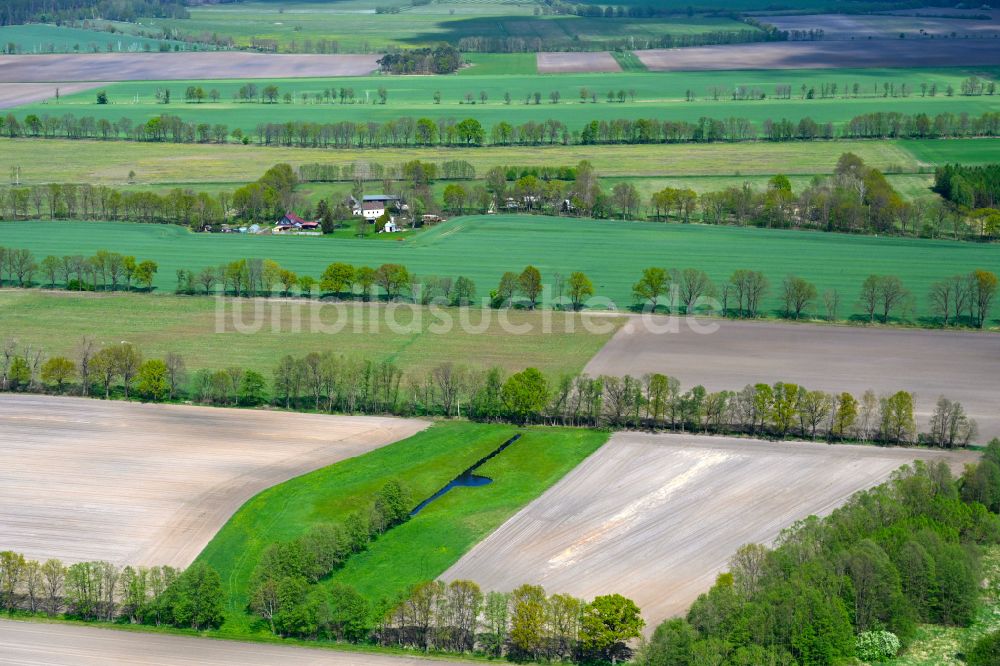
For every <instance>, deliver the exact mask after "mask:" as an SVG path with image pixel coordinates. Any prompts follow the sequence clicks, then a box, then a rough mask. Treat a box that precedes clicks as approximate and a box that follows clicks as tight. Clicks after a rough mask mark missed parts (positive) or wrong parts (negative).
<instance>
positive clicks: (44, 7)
mask: <svg viewBox="0 0 1000 666" xmlns="http://www.w3.org/2000/svg"><path fill="white" fill-rule="evenodd" d="M142 16H150V17H154V18H187V17H188V11H187V9H185V7H184V0H3V2H0V25H20V24H24V23H62V22H63V21H76V20H83V19H94V18H102V19H107V20H109V21H133V20H135V19H136V18H139V17H142Z"/></svg>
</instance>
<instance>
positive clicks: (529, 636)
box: [510, 585, 546, 659]
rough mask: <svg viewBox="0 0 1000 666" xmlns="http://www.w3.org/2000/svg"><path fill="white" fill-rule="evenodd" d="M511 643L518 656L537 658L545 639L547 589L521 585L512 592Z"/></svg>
mask: <svg viewBox="0 0 1000 666" xmlns="http://www.w3.org/2000/svg"><path fill="white" fill-rule="evenodd" d="M510 603H511V617H510V645H511V650H512V651H513V652H514V653H515V655H516V656H517V657H527V658H530V659H537V658H538V657H539V656H540V655H541V652H542V649H543V647H544V641H545V615H546V598H545V590H544V589H542V587H541V586H538V585H521V586H520V587H518V588H517V589H515V590H514V591H513V592H511V593H510Z"/></svg>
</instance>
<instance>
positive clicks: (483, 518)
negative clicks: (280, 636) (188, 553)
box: [198, 422, 607, 634]
mask: <svg viewBox="0 0 1000 666" xmlns="http://www.w3.org/2000/svg"><path fill="white" fill-rule="evenodd" d="M517 432H518V429H517V428H515V427H514V426H508V425H493V424H481V423H467V422H442V423H436V424H434V425H433V426H431V428H429V429H428V430H426V431H424V432H421V433H418V434H417V435H415V436H413V437H410V438H409V439H406V440H403V441H401V442H397V443H395V444H390V445H388V446H385V447H383V448H381V449H378V450H376V451H372V452H371V453H367V454H364V455H362V456H358V457H356V458H352V459H349V460H346V461H343V462H341V463H337V464H334V465H331V466H329V467H325V468H323V469H320V470H317V471H315V472H312V473H309V474H306V475H304V476H300V477H298V478H295V479H292V480H290V481H287V482H285V483H282V484H280V485H277V486H274V487H272V488H269V489H267V490H265V491H263V492H262V493H260V494H259V495H257V496H256V497H254V498H253V499H251V500H250V501H249V502H247V503H246V504H245V505H243V507H242V508H240V510H239V511H237V512H236V514H234V515H233V517H232V518H231V519H230V520H229V522H228V523H227V524H226V525H225V526H224V527H223V528H222V529H221V530H220V531H219V532H218V533H217V534H216V536H215V538H214V539H212V541H211V542H210V543H209V544H208V546H207V547H206V548H205V550H204V551H203V552H202V554H201V555H200V556H199V558H198V559H199V560H200V561H203V562H206V563H207V564H209V565H211V566H213V567H214V568H215V569H216V570H217V571H219V573H220V574H221V576H222V580H223V585H224V587H225V590H226V593H227V595H228V604H227V621H226V624H225V625H223V628H222V632H225V633H236V634H238V633H250V632H253V631H254V623H253V620H252V619H251V618H250V617H249V616H248V615H246V611H245V608H246V602H247V584H248V580H249V577H250V574H251V573H252V571H253V568H254V566H255V565H256V563H257V559H258V557H259V555H260V553H261V551H262V550H263V549H264V547H266V546H267V545H268V544H270V543H273V542H275V541H284V540H291V539H293V538H295V537H297V536H299V535H301V534H303V533H304V532H306V531H307V530H308V529H309V528H310V527H311V526H313V525H316V524H319V523H330V522H342V521H343V520H344V519H345V518H346V517H347V515H349V514H350V513H351V512H353V511H356V510H358V508H359V507H362V506H365V505H366V504H367V503H368V502H370V501H371V498H372V496H373V495H374V493H375V492H376V491H378V490H379V489H380V488H381V487H382V486H383V485H384V484H385V483H387V482H388V481H390V480H396V481H398V482H400V483H401V484H402V485H404V486H405V487H406V488H407V490H408V491H409V492H410V495H411V498H412V503H413V505H414V506H416V504H417V503H418V502H419V501H420V500H422V499H424V498H426V497H429V496H430V495H432V494H433V493H434V492H435V491H437V490H438V489H440V488H442V487H443V486H444V485H446V484H447V483H448V482H449V481H450V480H451V479H453V478H454V477H456V476H458V475H459V474H460V473H461V472H462V471H463V470H465V469H467V468H468V467H470V466H471V465H472V464H474V463H475V462H476V461H478V460H480V459H482V458H483V457H485V456H486V455H487V454H489V453H490V452H492V451H493V450H495V449H496V448H497V447H499V446H500V445H501V444H502V443H503V442H505V441H506V440H508V439H509V438H510V437H512V436H513V435H514V434H516V433H517ZM522 432H523V436H522V437H521V439H520V440H519V441H517V442H515V443H514V444H512V445H511V446H510V447H508V448H507V449H506V450H505V451H504V452H503V453H501V454H500V455H499V456H497V457H496V458H494V459H492V460H490V461H489V462H487V463H486V464H485V465H483V466H482V467H480V468H479V470H477V473H481V475H483V476H487V477H489V478H491V479H493V483H491V484H489V485H486V486H481V487H476V488H455V489H453V490H451V491H449V492H448V493H446V494H445V495H444V496H443V497H441V498H440V499H438V500H437V501H435V502H432V503H431V504H430V505H428V506H427V507H426V508H425V509H424V510H423V511H421V512H420V513H419V514H417V515H416V516H414V517H413V518H411V519H410V520H409V521H407V522H405V523H403V524H402V525H399V526H397V527H395V528H394V529H392V530H390V531H388V532H387V533H385V534H383V535H382V536H381V537H379V538H378V539H377V540H375V541H374V542H373V543H372V544H371V545H370V546H369V549H368V550H367V551H365V552H363V553H360V554H358V555H354V556H353V557H351V558H350V559H349V560H348V562H347V564H346V565H345V566H344V567H343V568H342V569H340V570H339V571H336V572H335V573H334V574H333V576H332V577H331V578H330V579H328V580H327V581H325V582H321V583H320V585H324V584H328V583H329V581H330V580H332V581H337V582H343V583H347V584H349V585H352V586H354V587H355V588H356V589H357V590H358V591H359V592H361V593H362V595H364V596H365V597H366V598H367V599H368V600H369V602H370V603H372V604H373V605H374V606H375V607H380V606H382V605H383V604H386V603H391V602H392V601H394V600H395V599H397V598H398V597H399V596H400V595H402V594H405V592H406V590H407V589H408V588H409V587H410V586H411V585H413V584H415V583H419V582H422V581H426V580H433V579H434V578H436V577H437V576H439V575H440V574H441V573H443V572H444V571H445V569H447V568H448V567H449V566H450V565H451V564H453V563H454V562H456V561H457V560H458V559H459V558H460V557H461V556H462V555H463V554H464V553H465V552H466V551H467V550H468V549H469V548H471V547H472V546H473V545H475V544H476V543H477V542H478V541H479V540H481V539H482V538H483V537H485V536H486V535H487V534H489V533H490V532H492V531H493V530H494V529H496V528H497V527H498V526H500V524H501V523H503V522H504V521H505V520H506V519H507V518H509V517H511V516H512V515H514V513H516V512H517V511H518V510H519V509H520V508H521V507H523V506H524V505H526V504H527V503H528V502H530V501H531V500H533V499H534V498H535V497H537V496H538V495H540V494H541V493H542V492H543V491H545V489H547V488H548V487H549V486H550V485H552V484H553V483H555V482H556V481H558V480H559V479H560V478H562V476H563V475H565V474H566V473H567V472H569V471H570V470H572V469H573V468H574V467H575V466H576V465H577V464H578V463H580V462H581V461H582V460H583V459H584V458H586V457H587V456H588V455H590V454H591V453H593V452H594V451H596V450H597V449H598V448H599V447H600V446H601V444H603V443H604V441H605V440H606V439H607V433H601V432H596V431H589V430H577V429H562V428H544V429H538V428H533V429H528V430H525V431H522Z"/></svg>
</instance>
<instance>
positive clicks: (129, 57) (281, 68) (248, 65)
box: [0, 51, 381, 83]
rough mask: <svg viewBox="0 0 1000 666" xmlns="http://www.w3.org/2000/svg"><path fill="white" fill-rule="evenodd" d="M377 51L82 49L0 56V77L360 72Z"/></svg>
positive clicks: (368, 67) (292, 75) (228, 76)
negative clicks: (247, 51) (116, 50)
mask: <svg viewBox="0 0 1000 666" xmlns="http://www.w3.org/2000/svg"><path fill="white" fill-rule="evenodd" d="M380 57H381V56H379V55H346V54H344V55H310V54H268V53H244V52H239V51H221V52H212V53H192V52H181V53H81V54H44V55H9V56H3V57H2V58H0V82H23V83H33V82H48V81H53V82H55V81H170V80H183V79H265V78H289V79H290V78H305V77H332V76H364V75H366V74H371V73H372V72H373V71H375V69H376V68H377V67H378V65H376V64H375V61H376V60H378V59H379V58H380Z"/></svg>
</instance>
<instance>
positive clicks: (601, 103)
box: [16, 54, 1000, 132]
mask: <svg viewBox="0 0 1000 666" xmlns="http://www.w3.org/2000/svg"><path fill="white" fill-rule="evenodd" d="M471 59H472V61H473V62H474V63H476V62H478V63H481V64H478V65H476V64H474V65H472V66H470V67H468V68H466V69H465V70H462V73H461V74H460V75H458V76H445V77H390V76H371V77H351V78H331V79H275V80H273V81H271V80H260V81H257V82H256V85H257V89H258V91H260V90H262V89H263V88H264V87H265V86H267V85H272V84H273V85H275V86H277V87H278V91H279V101H278V102H277V103H274V104H264V103H259V102H253V103H246V102H241V101H236V99H234V96H235V95H236V94H237V92H238V91H239V89H240V88H241V87H242V86H243V85H244V84H245V83H246V82H245V81H241V80H221V81H169V82H163V81H159V82H158V81H140V82H127V83H117V84H113V85H109V86H105V87H103V88H102V89H101V90H103V91H105V92H106V93H107V95H108V101H109V103H108V104H106V105H98V104H97V103H96V92H95V91H88V92H84V93H78V94H75V95H68V96H64V97H62V98H61V99H60V101H59V103H58V105H55V103H54V100H53V99H50V100H46V101H44V102H39V103H32V104H29V105H25V106H21V107H18V108H17V109H16V113H17V114H18V115H19V116H22V115H26V114H28V113H34V114H37V115H39V116H41V115H44V114H49V115H54V114H58V115H61V114H64V113H73V114H75V115H78V116H84V115H88V116H93V117H94V118H98V119H100V118H105V119H108V120H111V121H117V120H119V119H120V118H123V117H127V118H130V119H131V120H133V121H134V122H145V121H146V120H148V119H150V118H153V117H155V116H158V115H160V114H162V113H169V114H172V115H177V116H179V117H181V118H183V119H184V120H186V121H189V122H206V123H212V124H216V123H222V124H226V125H228V126H229V129H230V130H232V129H235V128H236V127H240V128H242V129H243V130H244V131H246V132H250V131H252V130H253V129H254V128H255V127H256V126H257V125H258V124H261V123H283V122H293V121H309V122H320V123H330V122H339V121H343V120H351V121H357V122H363V121H368V120H376V121H386V120H392V119H396V118H399V117H401V116H412V117H428V118H435V119H436V118H456V119H463V118H467V117H469V118H476V119H478V120H479V121H480V122H481V123H483V125H484V126H485V127H486V128H487V130H488V129H489V128H490V127H492V126H493V125H494V124H496V123H498V122H500V121H507V122H510V123H514V124H520V123H525V122H528V121H535V122H542V121H545V120H547V119H550V118H556V119H558V120H560V121H562V122H563V123H565V124H566V125H567V126H568V127H569V129H570V130H571V131H580V130H581V129H582V127H583V125H584V124H586V123H587V122H590V121H591V120H613V119H617V118H630V119H638V118H656V119H659V120H674V121H681V120H683V121H689V122H694V121H697V120H698V119H699V118H701V117H703V116H707V117H710V118H718V119H724V118H729V117H733V116H735V117H741V118H747V119H749V120H751V121H752V122H755V123H761V122H763V121H764V120H765V119H767V118H771V119H775V120H777V119H780V118H789V119H791V120H793V121H795V122H797V121H798V120H799V119H801V118H805V117H811V118H812V119H813V120H815V121H816V122H820V123H825V122H831V123H834V124H835V125H837V124H840V123H844V122H846V121H848V120H850V119H851V118H853V117H854V116H857V115H861V114H865V113H873V112H878V111H898V112H901V113H909V114H915V113H927V114H930V115H935V114H939V113H956V114H957V113H968V114H970V115H980V114H982V113H984V112H987V111H997V110H1000V95H992V96H990V95H983V96H976V97H963V96H960V95H958V94H957V93H956V95H955V96H947V95H946V94H945V91H946V89H947V87H948V86H952V87H953V88H954V89H955V90H956V91H957V90H959V89H960V87H961V82H962V80H963V79H965V78H966V77H968V76H970V75H971V74H973V73H975V74H977V75H980V76H983V75H990V76H993V77H994V78H995V77H996V76H997V70H996V68H994V69H992V70H987V71H983V70H982V69H977V70H971V69H964V68H944V69H926V70H912V69H872V70H856V69H832V70H786V71H746V72H728V71H721V72H624V73H604V74H559V75H543V74H531V73H520V72H524V71H525V70H527V69H528V68H529V66H530V65H529V64H528V63H527V60H526V59H525V57H524V54H517V55H512V56H506V55H495V54H490V55H485V56H472V57H471ZM508 60H509V62H510V67H509V68H508V66H507V65H505V64H504V63H505V62H506V61H508ZM478 67H482V68H483V69H480V70H478V71H477V68H478ZM501 70H504V71H507V72H509V73H491V72H499V71H501ZM885 83H890V84H893V85H895V86H896V89H897V90H899V89H901V86H903V85H904V84H905V85H906V86H907V88H908V90H909V91H910V94H909V95H908V96H907V97H902V96H897V97H888V98H887V97H884V96H883V93H884V89H883V85H884V84H885ZM833 84H836V85H837V86H838V88H837V90H838V94H837V95H836V96H832V97H828V98H826V99H820V98H819V97H820V91H821V89H822V87H823V86H829V85H833ZM855 84H857V85H858V87H859V91H858V94H857V96H856V97H855V96H854V95H853V92H852V93H851V96H850V97H847V98H845V97H844V93H845V92H846V91H847V90H853V87H854V85H855ZM923 84H926V85H927V86H928V91H929V90H930V86H937V90H938V93H937V95H936V96H934V97H931V96H930V95H929V94H928V95H927V96H923V95H922V93H921V86H922V85H923ZM781 85H787V86H790V87H791V89H792V94H791V99H780V98H778V97H777V96H776V95H775V87H776V86H781ZM190 86H200V87H202V88H203V90H204V91H205V93H206V94H208V93H209V92H210V91H212V90H216V91H218V93H219V100H220V101H218V102H211V101H210V100H208V99H207V98H206V100H205V101H203V102H202V103H194V102H185V101H184V93H185V91H186V89H187V88H188V87H190ZM803 86H805V89H806V90H805V91H803V90H802V87H803ZM740 87H745V88H747V89H758V90H760V91H761V92H762V93H763V94H764V95H765V96H766V97H765V98H764V99H759V100H753V101H735V100H733V99H732V98H731V95H732V94H733V93H734V92H735V91H736V90H737V89H738V88H740ZM164 88H165V89H169V90H170V91H171V100H172V101H171V103H170V104H162V103H160V102H159V101H158V100H157V97H156V92H157V90H159V89H164ZM341 88H349V89H351V90H352V91H353V94H354V99H355V101H356V103H347V104H340V103H337V99H338V95H337V92H338V90H339V89H341ZM380 88H384V89H385V90H386V91H387V93H388V96H387V101H386V103H385V104H376V103H374V102H375V101H376V100H377V99H378V91H379V89H380ZM809 89H813V90H814V91H815V97H816V98H815V99H804V98H803V97H804V96H806V95H807V94H808V91H809ZM325 91H332V98H327V97H325ZM581 91H586V97H585V99H584V97H582V96H581ZM688 91H691V92H692V93H693V95H694V100H693V101H685V98H686V96H687V94H688ZM609 92H611V93H613V94H614V95H615V96H616V97H615V99H616V100H617V99H618V97H617V95H618V93H619V92H622V93H623V94H624V96H625V101H623V102H619V101H614V102H608V101H607V95H608V93H609ZM285 93H289V94H290V95H291V102H290V103H286V102H284V101H281V98H283V96H284V95H285ZM535 93H538V94H539V100H538V103H535V99H534V95H535ZM553 93H558V95H559V97H558V101H557V102H554V101H553V99H552V97H551V96H552V94H553ZM438 94H439V95H440V103H437V102H435V96H436V95H438ZM483 94H485V95H486V102H485V103H483V102H482V100H481V95H483ZM317 95H318V96H319V97H320V99H317ZM506 95H509V96H510V98H511V101H510V103H509V104H508V103H506V102H505V96H506ZM592 95H596V101H593V97H592ZM303 96H305V97H304V98H303ZM528 102H530V103H528Z"/></svg>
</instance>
